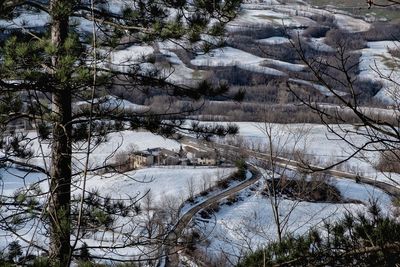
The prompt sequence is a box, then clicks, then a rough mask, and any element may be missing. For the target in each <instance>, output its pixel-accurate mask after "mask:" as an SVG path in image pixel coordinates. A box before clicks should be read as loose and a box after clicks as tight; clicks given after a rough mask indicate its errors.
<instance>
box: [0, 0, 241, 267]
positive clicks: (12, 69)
mask: <svg viewBox="0 0 400 267" xmlns="http://www.w3.org/2000/svg"><path fill="white" fill-rule="evenodd" d="M92 4H93V6H92ZM239 6H240V0H224V1H222V0H214V1H203V0H198V1H197V0H196V1H186V0H177V1H176V0H162V1H154V0H128V1H115V2H114V1H105V0H93V1H87V0H49V1H41V0H30V1H24V0H21V1H20V0H16V1H0V17H1V18H2V19H5V20H6V21H7V22H9V24H4V25H5V26H1V27H0V33H1V35H0V36H1V37H0V38H1V39H0V43H1V46H0V127H1V131H0V150H1V152H2V153H1V155H2V156H1V157H0V163H1V164H4V166H5V167H11V166H17V167H21V168H22V167H23V168H25V169H26V170H28V171H29V172H33V171H35V172H40V173H42V174H44V175H45V177H46V179H47V180H48V185H49V191H48V192H38V191H37V188H36V189H35V188H29V187H27V188H24V189H23V190H21V191H18V192H16V193H15V195H13V196H8V195H4V196H1V201H2V202H1V203H2V205H1V206H0V213H1V214H2V217H1V218H0V226H1V229H6V230H9V231H10V235H11V234H13V235H14V236H17V237H19V238H21V239H22V240H25V239H24V231H23V229H24V227H32V225H38V226H39V228H40V229H41V231H40V232H41V234H43V235H45V236H47V237H48V238H49V239H48V240H49V244H50V245H49V247H48V246H46V245H45V244H36V243H35V244H34V246H35V248H36V249H41V250H42V251H43V252H44V253H45V254H48V256H49V258H48V261H47V262H46V263H45V264H49V265H51V266H67V265H69V264H70V263H71V259H72V256H73V255H76V253H75V252H77V251H78V250H79V248H77V247H76V245H77V243H78V242H77V240H79V239H82V238H85V237H87V236H88V235H93V234H94V233H96V231H99V230H101V231H105V230H106V231H111V232H112V231H115V232H118V233H119V237H120V238H122V240H123V242H122V243H123V244H122V245H121V244H119V245H118V246H117V247H118V248H125V247H133V246H137V245H140V244H147V245H153V246H157V240H158V241H159V240H160V239H157V238H156V236H150V238H149V239H150V240H144V239H143V238H142V237H135V236H134V234H133V232H134V231H135V229H136V226H135V220H134V218H135V216H137V214H138V213H139V212H140V207H139V206H138V205H137V202H138V199H140V195H134V196H129V197H127V198H126V199H111V198H110V197H108V196H101V195H100V194H98V192H85V194H86V196H85V197H77V198H74V197H72V195H74V196H77V194H75V193H74V191H76V190H78V191H79V190H81V189H82V188H80V187H79V186H80V185H81V184H80V182H81V181H82V180H83V179H85V177H86V174H87V173H88V172H90V171H101V169H106V168H109V167H110V166H109V164H108V162H107V161H105V162H103V163H99V164H98V166H94V167H93V168H91V166H87V165H86V164H85V163H84V158H85V157H84V156H83V157H82V155H86V153H87V154H88V155H90V153H91V152H92V151H93V150H94V149H95V148H96V147H98V145H99V144H101V143H102V142H104V141H106V140H107V135H108V134H109V133H112V132H119V131H122V130H136V129H147V130H148V131H151V132H152V133H155V134H159V135H162V136H168V137H171V136H174V135H175V134H176V133H178V132H180V131H184V132H185V133H188V132H189V133H195V134H197V135H198V137H202V138H210V137H211V136H213V135H219V136H224V135H227V134H235V133H237V131H238V129H237V127H236V126H234V125H228V126H227V127H224V126H221V125H204V124H200V123H196V122H193V123H191V124H188V123H186V118H187V116H188V115H190V114H192V113H193V112H195V111H197V110H199V109H201V108H202V107H203V104H204V101H205V99H208V98H212V97H215V96H220V97H223V98H229V99H231V98H233V99H234V100H236V101H239V100H241V99H242V98H243V92H239V93H238V94H236V95H234V96H232V95H230V94H229V93H228V91H229V88H228V87H227V86H226V84H211V83H209V82H206V81H204V82H201V83H199V84H198V85H197V86H188V85H182V84H177V83H174V82H171V81H170V80H169V79H168V76H169V75H165V74H163V73H162V71H161V70H160V69H158V68H157V67H156V66H155V65H152V62H153V60H152V57H151V56H150V57H142V56H141V55H137V54H136V55H132V56H133V58H135V60H132V61H127V62H124V63H121V64H120V63H118V62H117V63H115V62H113V61H112V60H110V57H112V55H113V54H115V53H118V52H120V50H121V49H123V48H126V47H128V46H133V45H153V46H156V45H157V42H160V41H167V40H169V41H171V42H175V43H178V44H181V45H182V46H183V47H185V48H186V49H189V50H192V51H194V52H198V53H203V52H206V51H208V50H209V49H210V48H212V47H214V46H215V45H218V44H219V43H221V42H222V40H223V35H224V27H225V25H226V23H228V22H229V21H231V20H232V19H233V18H234V17H235V15H236V13H237V12H238V10H239ZM27 13H29V14H35V15H39V16H40V17H41V18H42V19H44V20H47V21H46V23H43V25H39V26H31V25H30V24H29V21H28V22H27V23H23V25H20V26H19V28H18V27H17V28H14V27H13V26H10V25H14V24H15V23H14V22H15V21H14V19H20V18H22V17H23V16H24V14H27ZM2 25H3V24H2ZM87 25H91V27H92V26H93V29H94V32H91V29H90V28H91V27H90V28H89V29H88V27H85V26H87ZM210 40H212V41H210ZM117 87H118V88H119V89H120V90H123V91H124V95H135V94H141V95H144V96H145V97H146V96H152V95H155V94H158V95H163V96H166V97H168V99H169V101H170V102H169V103H165V106H162V107H157V109H150V110H147V111H145V112H143V111H138V110H132V109H127V108H124V106H123V104H122V103H123V98H122V97H120V98H118V99H117V100H118V101H116V104H112V103H111V102H112V101H111V100H110V99H111V98H109V97H108V96H109V95H110V94H112V93H113V91H114V90H115V88H117ZM177 100H179V101H182V102H183V103H186V104H185V105H182V106H181V107H179V108H171V106H172V104H173V103H174V102H175V101H177ZM77 103H81V104H80V105H77ZM21 124H23V125H25V127H24V128H25V129H26V128H28V129H33V130H35V131H36V133H37V136H34V137H32V135H27V134H26V133H25V132H24V131H22V130H21V129H20V128H21V127H20V125H21ZM38 142H39V144H44V143H45V144H46V146H48V147H50V148H51V153H50V155H39V156H42V157H43V159H42V160H43V162H46V163H45V164H44V166H43V165H40V164H39V165H37V164H35V163H36V162H37V161H34V160H32V159H34V157H36V156H37V155H34V154H33V151H31V150H30V147H31V146H32V145H33V144H34V143H38ZM88 146H89V148H87V147H88ZM111 156H112V155H110V157H111ZM36 159H37V158H36ZM82 161H83V162H82ZM2 166H3V165H2ZM24 178H25V177H22V179H24ZM142 193H143V194H144V193H145V192H142ZM46 196H48V198H46ZM121 216H122V217H124V224H123V225H118V226H117V225H115V221H116V220H117V218H118V217H121ZM128 225H130V226H129V227H128ZM122 229H123V230H122ZM126 229H128V230H126ZM162 231H163V230H162V229H161V228H160V229H159V232H158V233H157V234H158V235H160V236H161V235H162V234H163V233H162ZM158 238H159V236H158ZM25 242H26V240H25ZM99 243H100V245H98V246H95V247H96V248H97V249H102V248H104V247H105V248H107V249H109V250H111V251H112V252H115V251H114V250H113V249H110V245H109V244H103V243H102V242H99ZM158 243H159V242H158ZM71 244H72V245H71ZM158 246H160V244H158ZM87 249H88V250H90V247H87ZM153 251H155V252H154V253H156V252H157V251H160V250H157V249H154V250H153ZM149 257H151V258H156V256H154V255H151V256H149ZM142 258H145V257H142ZM38 264H39V265H38V266H40V265H41V263H38Z"/></svg>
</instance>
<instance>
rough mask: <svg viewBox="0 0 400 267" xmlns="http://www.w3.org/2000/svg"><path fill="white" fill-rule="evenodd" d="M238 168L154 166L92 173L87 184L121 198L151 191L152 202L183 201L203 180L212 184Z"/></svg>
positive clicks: (195, 192) (158, 203) (155, 203)
mask: <svg viewBox="0 0 400 267" xmlns="http://www.w3.org/2000/svg"><path fill="white" fill-rule="evenodd" d="M235 170H236V169H235V168H216V167H215V168H213V167H201V166H197V167H194V166H164V167H153V168H145V169H140V170H137V171H132V172H127V173H124V174H106V175H102V176H98V175H96V176H91V177H89V178H88V181H87V186H88V188H91V189H98V190H99V191H100V192H102V194H105V195H110V196H113V197H116V198H122V199H124V198H126V197H127V196H131V197H132V196H135V195H138V196H143V195H144V194H145V193H147V192H149V196H150V198H151V199H152V200H153V205H155V206H158V205H160V204H162V202H163V200H165V199H167V198H173V199H175V201H178V202H179V201H180V202H181V203H182V202H183V201H185V200H186V199H188V198H189V190H193V193H194V194H198V193H200V192H201V191H202V187H203V185H204V183H206V184H207V185H209V186H212V185H214V184H215V183H216V182H217V181H218V180H221V179H223V178H226V177H227V176H229V175H230V174H232V173H234V172H235Z"/></svg>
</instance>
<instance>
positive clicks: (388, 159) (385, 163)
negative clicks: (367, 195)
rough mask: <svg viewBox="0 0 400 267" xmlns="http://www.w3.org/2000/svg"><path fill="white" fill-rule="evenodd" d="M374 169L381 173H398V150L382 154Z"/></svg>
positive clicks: (399, 155)
mask: <svg viewBox="0 0 400 267" xmlns="http://www.w3.org/2000/svg"><path fill="white" fill-rule="evenodd" d="M375 168H376V169H377V170H379V171H381V172H395V173H400V150H388V151H384V152H382V153H381V154H380V155H379V160H378V162H377V164H376V166H375Z"/></svg>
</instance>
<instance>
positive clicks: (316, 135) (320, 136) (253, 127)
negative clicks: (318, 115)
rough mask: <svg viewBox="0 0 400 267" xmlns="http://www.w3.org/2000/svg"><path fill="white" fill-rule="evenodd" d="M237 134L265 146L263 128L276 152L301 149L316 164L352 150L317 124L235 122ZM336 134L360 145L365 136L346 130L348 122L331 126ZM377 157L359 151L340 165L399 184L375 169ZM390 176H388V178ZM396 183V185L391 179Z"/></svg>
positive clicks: (332, 160) (395, 178)
mask: <svg viewBox="0 0 400 267" xmlns="http://www.w3.org/2000/svg"><path fill="white" fill-rule="evenodd" d="M236 124H237V125H238V126H239V128H240V130H239V136H241V137H242V138H243V140H244V141H245V142H246V143H247V145H249V146H250V147H261V148H267V143H268V139H267V135H266V133H265V131H266V129H267V128H266V127H269V128H270V129H271V132H272V135H273V137H272V142H273V143H274V145H275V150H276V151H278V152H280V153H281V152H289V153H290V152H293V151H296V150H299V151H303V153H304V155H306V156H307V157H309V158H313V161H314V162H315V164H316V165H330V164H333V163H335V162H338V161H341V160H344V159H347V158H348V157H350V156H351V155H352V154H353V153H354V152H355V149H354V148H353V147H351V146H350V145H349V144H348V143H347V142H345V141H343V140H341V139H340V138H339V137H338V136H337V135H336V134H334V133H332V132H330V131H329V130H328V129H327V127H326V126H325V125H320V124H263V123H254V122H236ZM332 127H333V129H335V131H337V132H338V133H339V134H341V135H344V134H346V138H347V140H348V141H349V142H352V143H354V144H358V145H360V144H363V143H364V142H366V139H365V138H364V137H362V136H360V135H357V134H354V133H351V132H350V133H349V132H346V131H354V128H353V126H351V125H341V126H333V125H332ZM378 160H379V154H378V153H377V152H363V153H359V154H357V155H356V156H355V157H352V158H350V159H349V160H348V161H347V162H346V163H344V164H342V165H343V166H342V167H340V168H342V169H343V170H345V171H349V172H351V173H359V174H361V175H365V176H367V177H370V178H372V179H377V180H380V181H385V182H387V183H390V184H395V185H396V186H400V176H399V175H397V174H393V173H392V174H388V173H381V172H378V171H377V170H376V169H375V168H374V166H375V164H376V163H377V162H378ZM389 178H390V179H389ZM396 181H397V182H398V184H396V183H395V182H396Z"/></svg>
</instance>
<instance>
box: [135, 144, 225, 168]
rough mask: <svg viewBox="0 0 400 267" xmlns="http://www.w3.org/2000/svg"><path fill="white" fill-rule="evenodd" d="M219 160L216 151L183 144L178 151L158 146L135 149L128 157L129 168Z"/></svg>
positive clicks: (217, 161)
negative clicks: (140, 149) (201, 149)
mask: <svg viewBox="0 0 400 267" xmlns="http://www.w3.org/2000/svg"><path fill="white" fill-rule="evenodd" d="M220 162H221V160H220V157H219V154H218V153H217V151H200V150H197V149H195V148H193V147H190V146H185V148H182V146H181V148H180V149H179V151H173V150H169V149H165V148H160V147H158V148H152V149H147V150H144V151H136V152H134V153H132V154H131V155H129V159H128V164H129V168H130V169H138V168H142V167H149V166H166V165H201V166H213V165H218V164H220Z"/></svg>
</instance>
